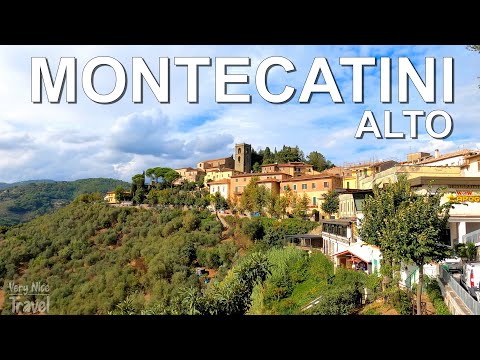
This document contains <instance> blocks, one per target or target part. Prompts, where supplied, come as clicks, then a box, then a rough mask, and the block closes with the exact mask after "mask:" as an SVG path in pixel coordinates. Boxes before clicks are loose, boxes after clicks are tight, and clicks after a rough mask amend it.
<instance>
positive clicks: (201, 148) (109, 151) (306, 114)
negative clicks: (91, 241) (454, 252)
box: [0, 45, 480, 182]
mask: <svg viewBox="0 0 480 360" xmlns="http://www.w3.org/2000/svg"><path fill="white" fill-rule="evenodd" d="M97 56H110V57H114V58H116V59H117V60H119V61H120V62H121V63H122V64H123V65H124V67H125V69H126V71H127V78H128V79H129V80H130V74H131V63H132V60H131V58H132V57H143V58H144V59H145V62H146V63H147V64H148V65H149V67H150V69H151V70H152V72H153V74H154V75H155V77H156V78H157V79H158V73H157V72H158V57H169V58H170V69H171V70H170V77H171V79H170V103H169V104H161V103H159V102H158V101H157V100H156V99H155V97H154V96H153V95H152V93H151V91H150V89H149V88H148V86H147V85H144V102H143V104H134V103H133V102H132V93H131V91H132V89H131V81H129V83H128V87H127V90H126V93H125V96H124V97H123V98H122V99H121V100H119V101H118V102H116V103H114V104H109V105H102V104H97V103H94V102H92V101H91V100H90V99H88V98H87V97H86V96H85V94H84V93H83V90H82V87H81V73H82V69H83V66H84V65H85V64H86V63H87V62H88V61H89V60H90V59H92V58H94V57H97ZM201 56H208V57H211V58H212V66H211V67H202V68H200V71H199V76H200V80H199V102H198V104H189V103H188V102H187V96H186V94H187V85H186V84H187V76H186V68H185V67H176V66H174V62H173V59H174V57H201ZM233 56H238V57H250V58H251V66H250V67H233V68H231V70H229V72H231V73H246V74H248V75H249V78H250V83H249V84H238V85H233V86H232V85H230V86H229V87H228V92H229V93H247V94H251V95H252V103H251V104H217V103H216V102H215V67H214V64H215V62H214V59H215V58H216V57H233ZM271 56H283V57H286V58H288V59H290V60H291V61H292V62H293V63H294V64H295V67H296V71H295V72H291V73H288V74H287V73H285V72H284V71H283V70H282V69H281V68H279V67H276V68H273V69H272V70H271V71H270V74H269V80H268V85H269V89H271V91H272V92H280V91H281V89H283V87H284V86H285V85H289V86H292V87H294V88H296V90H297V91H296V93H295V95H294V97H293V98H292V99H291V100H290V101H289V102H287V103H285V104H270V103H268V102H267V101H265V100H263V99H262V98H261V97H260V96H259V95H258V92H257V89H256V86H255V73H256V69H257V67H258V64H259V63H260V62H261V61H262V60H264V59H266V58H268V57H271ZM358 56H368V57H376V58H377V59H378V58H380V57H382V56H389V57H391V59H392V74H393V79H392V85H393V88H392V103H391V104H382V103H381V102H380V95H379V94H380V87H379V84H380V70H379V69H380V66H379V65H377V66H376V67H366V68H365V75H364V82H365V83H364V103H363V104H355V103H353V101H352V69H351V67H348V66H341V65H339V58H340V57H358ZM427 56H431V57H435V58H436V65H437V71H436V76H437V85H438V86H440V85H441V84H442V71H441V70H442V58H443V57H453V58H454V61H455V77H454V79H455V80H454V94H455V102H454V103H453V104H444V103H443V101H442V96H441V95H442V91H441V87H439V88H438V89H439V91H437V99H436V101H437V102H436V103H435V104H426V103H425V102H423V100H422V99H421V98H420V96H419V95H418V92H417V90H416V89H415V88H414V87H413V86H410V103H409V104H400V103H399V102H398V96H397V86H398V85H397V80H396V77H397V75H396V71H397V62H398V60H397V59H398V57H409V59H410V60H411V61H412V63H413V64H414V65H415V67H416V69H417V71H418V72H419V74H420V75H421V76H422V78H424V67H425V57H427ZM32 57H46V58H48V60H49V63H50V67H51V68H52V69H53V70H52V72H55V71H56V68H57V66H58V61H59V59H60V57H75V58H77V66H78V70H77V74H78V86H77V94H78V101H77V103H76V104H67V103H66V100H65V92H64V94H63V97H62V100H61V102H60V104H50V103H48V102H46V101H45V99H46V96H45V93H44V95H43V97H44V102H43V103H42V104H33V103H32V102H31V70H30V69H31V58H32ZM315 57H326V58H327V59H328V62H329V64H330V67H331V69H332V73H333V75H334V77H335V79H336V81H337V85H338V88H339V90H340V92H341V94H342V97H343V99H344V103H343V104H335V103H334V102H333V101H332V100H331V98H330V96H329V95H328V94H313V95H312V100H311V102H310V103H308V104H301V103H299V102H298V98H299V96H300V93H301V91H302V88H303V85H304V82H305V80H306V78H307V74H308V72H309V70H310V67H311V65H312V62H313V60H314V58H315ZM377 64H379V61H377ZM479 76H480V54H477V53H474V52H471V51H468V50H467V49H466V48H465V46H458V45H457V46H439V45H435V46H425V45H412V46H405V45H402V46H386V45H381V46H370V45H369V46H359V45H355V46H347V45H338V46H331V45H330V46H300V45H285V46H263V45H262V46H260V45H258V46H257V45H250V46H237V45H235V46H233V45H232V46H130V45H129V46H101V45H96V46H78V45H76V46H0V182H14V181H21V180H29V179H46V178H47V179H54V180H74V179H80V178H88V177H113V178H118V179H123V180H130V179H131V177H132V175H134V174H136V173H138V172H141V171H142V170H144V169H146V168H148V167H152V166H167V167H173V168H177V167H182V166H195V165H196V163H197V162H198V161H201V160H206V159H212V158H218V157H224V156H230V155H231V154H232V153H233V148H234V144H235V143H239V142H246V143H250V144H252V146H253V147H254V148H255V149H257V150H258V149H260V148H265V147H266V146H269V147H270V148H271V149H272V150H273V148H275V147H277V148H281V146H282V145H284V144H285V145H289V146H295V145H298V146H299V147H300V148H301V149H302V150H303V151H304V152H305V154H306V155H307V154H308V153H309V152H310V151H314V150H315V151H319V152H321V153H323V154H324V155H325V156H326V158H327V159H329V160H331V161H333V162H334V163H335V164H336V165H342V164H343V163H344V162H354V161H364V160H370V159H384V160H387V159H394V160H397V161H402V160H405V159H406V155H407V153H409V152H413V151H427V152H433V151H434V150H435V149H439V150H440V152H441V153H442V152H443V153H444V152H448V151H453V150H456V149H459V148H472V149H477V148H480V89H479V88H478V84H479V83H480V79H478V77H479ZM114 81H115V77H114V73H113V71H112V70H111V69H109V68H108V67H102V68H100V69H99V70H98V71H97V72H96V74H95V88H96V90H97V91H98V92H99V93H108V92H110V91H111V90H112V89H113V84H114ZM321 81H323V79H322V78H320V79H319V82H321ZM365 110H371V111H373V113H374V114H375V116H376V119H377V122H378V124H379V127H380V129H381V131H382V132H383V131H384V130H383V112H384V110H390V111H392V124H393V130H394V131H403V132H405V133H406V139H404V140H402V139H399V140H393V139H376V138H375V137H374V136H373V134H371V133H370V134H366V135H365V136H364V137H363V139H355V138H354V135H355V132H356V129H357V127H358V125H359V123H360V119H361V118H362V115H363V112H364V111H365ZM402 110H425V111H426V112H427V113H428V112H430V111H432V110H444V111H447V112H448V113H449V114H450V115H451V116H452V118H453V121H454V130H453V132H452V134H451V136H450V137H448V138H447V139H443V140H437V139H433V138H432V137H430V136H429V135H428V134H427V133H426V130H425V125H424V121H420V122H419V127H418V128H419V137H418V139H410V138H409V120H408V118H405V117H403V116H402ZM439 130H441V129H439Z"/></svg>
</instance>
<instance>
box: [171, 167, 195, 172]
mask: <svg viewBox="0 0 480 360" xmlns="http://www.w3.org/2000/svg"><path fill="white" fill-rule="evenodd" d="M173 170H175V171H178V170H188V171H195V170H198V169H194V168H192V167H190V166H189V167H183V168H178V169H173Z"/></svg>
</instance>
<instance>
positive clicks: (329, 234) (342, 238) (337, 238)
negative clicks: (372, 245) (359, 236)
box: [322, 231, 355, 245]
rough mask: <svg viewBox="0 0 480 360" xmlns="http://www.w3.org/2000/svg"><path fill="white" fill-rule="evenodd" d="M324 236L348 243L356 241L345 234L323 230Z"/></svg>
mask: <svg viewBox="0 0 480 360" xmlns="http://www.w3.org/2000/svg"><path fill="white" fill-rule="evenodd" d="M322 237H323V238H325V239H330V240H335V241H338V242H341V243H343V244H346V245H351V244H353V243H354V242H355V241H354V239H349V238H347V237H345V236H342V235H337V234H331V233H328V232H325V231H322Z"/></svg>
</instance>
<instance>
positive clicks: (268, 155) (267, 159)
mask: <svg viewBox="0 0 480 360" xmlns="http://www.w3.org/2000/svg"><path fill="white" fill-rule="evenodd" d="M273 162H275V158H274V156H273V154H272V151H271V150H270V148H269V147H268V146H267V147H266V148H265V150H264V151H263V162H262V164H263V165H266V164H271V163H273Z"/></svg>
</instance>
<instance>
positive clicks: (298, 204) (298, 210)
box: [292, 193, 310, 218]
mask: <svg viewBox="0 0 480 360" xmlns="http://www.w3.org/2000/svg"><path fill="white" fill-rule="evenodd" d="M309 203H310V198H309V197H308V195H307V194H306V193H303V195H302V196H299V195H297V194H295V196H294V199H293V204H292V208H293V209H292V211H293V215H294V216H296V217H300V218H301V217H304V216H305V214H306V213H307V209H308V204H309Z"/></svg>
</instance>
